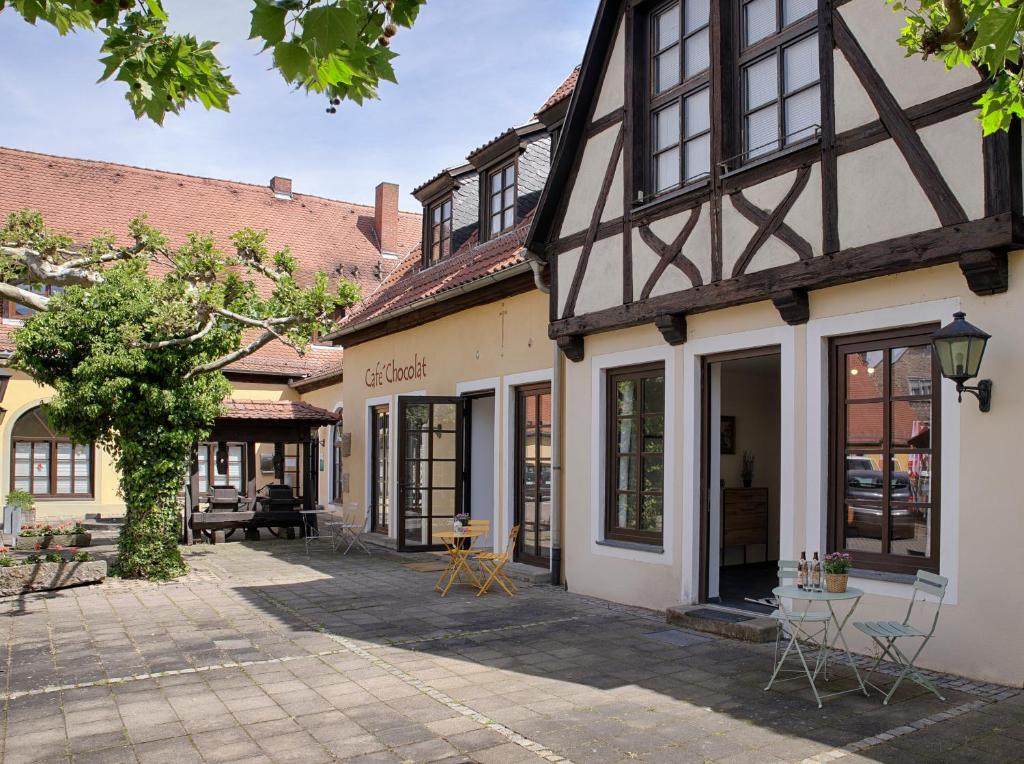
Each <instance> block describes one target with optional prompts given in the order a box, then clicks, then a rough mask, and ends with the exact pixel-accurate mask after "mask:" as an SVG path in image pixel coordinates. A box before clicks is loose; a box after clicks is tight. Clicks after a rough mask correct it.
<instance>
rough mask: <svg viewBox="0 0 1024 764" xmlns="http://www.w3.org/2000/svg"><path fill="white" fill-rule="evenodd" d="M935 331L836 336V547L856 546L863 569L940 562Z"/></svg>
mask: <svg viewBox="0 0 1024 764" xmlns="http://www.w3.org/2000/svg"><path fill="white" fill-rule="evenodd" d="M933 330H934V329H933V328H926V329H914V330H906V331H900V332H887V333H879V334H875V335H870V336H855V337H849V338H843V339H840V340H835V341H834V342H833V351H832V401H833V405H832V433H833V442H834V443H835V447H834V448H833V454H834V459H833V462H834V463H833V469H832V473H833V490H832V505H833V522H832V526H833V547H834V548H835V549H839V550H843V551H847V552H850V553H851V554H852V555H853V558H854V565H855V566H856V567H859V568H871V569H876V570H883V571H892V572H906V573H913V572H914V571H916V570H917V569H918V568H928V569H931V570H937V569H938V553H939V522H938V520H939V399H938V397H933V396H932V391H933V390H936V391H937V390H939V379H940V376H939V374H940V372H939V368H938V363H937V362H936V360H935V358H934V357H933V354H932V350H931V345H930V335H931V332H932V331H933Z"/></svg>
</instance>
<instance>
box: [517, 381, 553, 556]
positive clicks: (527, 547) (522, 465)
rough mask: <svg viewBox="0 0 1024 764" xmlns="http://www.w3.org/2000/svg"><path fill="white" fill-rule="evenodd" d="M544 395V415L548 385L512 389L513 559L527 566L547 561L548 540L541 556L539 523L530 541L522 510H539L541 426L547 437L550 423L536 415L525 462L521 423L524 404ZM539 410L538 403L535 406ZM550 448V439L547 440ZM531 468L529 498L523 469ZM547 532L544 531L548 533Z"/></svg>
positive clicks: (525, 415) (541, 500)
mask: <svg viewBox="0 0 1024 764" xmlns="http://www.w3.org/2000/svg"><path fill="white" fill-rule="evenodd" d="M545 395H546V396H548V414H549V416H550V413H551V383H550V382H539V383H536V384H531V385H522V386H520V387H517V388H516V389H515V399H516V400H515V405H516V410H515V417H514V421H515V438H514V441H515V448H516V452H515V458H514V460H513V461H514V464H515V481H516V482H515V490H514V495H515V508H514V513H515V521H516V524H517V525H519V526H520V532H519V541H518V542H517V543H516V550H515V551H516V560H517V561H522V562H526V563H527V564H531V565H541V564H547V562H548V561H549V559H550V554H551V546H550V538H549V546H548V547H547V552H548V554H547V555H545V554H544V548H543V545H542V542H541V528H540V523H539V522H537V523H536V526H537V527H536V528H535V530H534V538H533V539H532V540H531V539H529V538H528V537H527V527H526V526H527V522H526V521H527V515H526V509H527V506H528V505H529V504H533V505H534V506H537V507H539V506H540V505H542V504H543V503H544V481H543V477H544V471H543V466H544V464H543V458H542V456H541V454H542V453H543V431H544V426H545V424H546V425H547V429H548V437H549V439H550V437H551V428H552V426H553V425H552V422H551V420H550V419H549V420H548V421H547V422H545V421H544V418H543V410H541V411H540V415H539V416H538V417H537V420H536V421H535V422H533V427H532V428H531V429H532V430H533V433H534V434H535V436H536V438H537V441H536V444H535V448H534V449H533V454H532V456H531V457H530V458H529V459H527V458H526V456H525V451H526V438H525V437H524V436H525V435H526V428H525V427H524V423H525V422H526V421H528V417H529V414H528V412H527V410H526V406H527V402H528V401H533V400H537V399H539V398H542V397H543V396H545ZM538 408H539V404H538ZM548 445H549V449H550V440H549V444H548ZM528 465H532V467H533V471H534V487H533V496H529V495H528V494H527V491H526V473H527V466H528ZM547 467H548V485H547V488H548V503H549V506H550V502H551V493H550V491H551V482H550V479H551V459H550V457H549V458H548V465H547ZM550 532H551V529H550V527H549V528H548V533H549V534H550ZM535 551H539V552H540V553H539V554H535V553H534V552H535Z"/></svg>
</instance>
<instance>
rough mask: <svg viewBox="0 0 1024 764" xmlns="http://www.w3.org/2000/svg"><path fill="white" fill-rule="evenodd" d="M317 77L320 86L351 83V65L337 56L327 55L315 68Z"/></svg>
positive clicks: (326, 86)
mask: <svg viewBox="0 0 1024 764" xmlns="http://www.w3.org/2000/svg"><path fill="white" fill-rule="evenodd" d="M316 73H317V78H318V79H319V81H320V86H321V88H324V89H326V88H328V87H330V86H331V85H338V84H345V85H351V84H352V75H353V73H354V72H353V71H352V67H351V66H349V65H348V64H347V63H345V61H343V60H342V59H341V58H339V57H338V56H328V57H327V58H325V59H324V60H323V61H321V62H320V65H319V66H318V67H317V69H316Z"/></svg>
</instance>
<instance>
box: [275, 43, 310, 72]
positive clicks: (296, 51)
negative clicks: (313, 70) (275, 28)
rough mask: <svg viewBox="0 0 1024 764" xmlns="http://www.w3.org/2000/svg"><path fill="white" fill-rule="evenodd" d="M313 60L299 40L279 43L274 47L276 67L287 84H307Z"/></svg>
mask: <svg viewBox="0 0 1024 764" xmlns="http://www.w3.org/2000/svg"><path fill="white" fill-rule="evenodd" d="M311 61H312V58H311V57H310V55H309V51H308V50H306V48H305V47H304V46H303V45H302V43H301V42H299V41H298V40H294V39H293V40H289V41H288V42H279V43H278V44H277V45H275V46H274V66H276V67H277V69H278V70H279V71H280V72H281V76H282V77H284V78H285V81H287V82H299V83H301V82H305V80H306V78H307V77H308V76H309V65H310V63H311Z"/></svg>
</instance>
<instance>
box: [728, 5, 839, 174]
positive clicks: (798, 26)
mask: <svg viewBox="0 0 1024 764" xmlns="http://www.w3.org/2000/svg"><path fill="white" fill-rule="evenodd" d="M751 2H753V0H739V2H737V4H736V13H735V15H734V19H733V24H732V30H733V35H734V38H733V39H734V40H735V48H736V50H737V55H736V68H735V78H734V81H735V84H736V87H735V91H734V92H735V98H736V105H735V114H736V123H735V124H734V125H733V135H735V136H737V137H738V140H739V143H738V145H734V146H733V149H735V154H736V156H735V157H734V159H735V160H737V168H735V169H738V168H740V167H744V166H748V165H752V164H757V163H760V162H764V161H767V160H771V159H772V158H774V157H777V156H779V155H780V154H783V153H785V152H787V151H791V150H793V149H794V148H797V147H803V146H807V145H811V144H813V143H815V142H816V141H819V140H820V139H821V125H820V124H819V126H818V129H817V130H816V131H815V132H814V134H813V135H810V136H808V137H806V138H801V139H799V140H796V141H793V142H792V143H790V144H788V145H787V144H786V134H785V122H786V119H785V106H786V103H785V102H786V100H787V99H789V98H792V97H794V96H796V95H798V94H800V93H803V92H804V91H806V90H810V89H811V88H815V87H818V88H820V87H821V67H820V62H819V68H818V77H817V79H815V80H814V82H811V83H808V84H806V85H804V86H802V87H800V88H799V89H798V90H795V91H793V92H792V93H786V92H785V89H786V80H785V58H784V52H785V49H786V48H789V47H791V46H792V45H795V44H796V43H798V42H801V41H802V40H803V39H804V38H807V37H817V35H818V33H819V26H820V25H819V21H818V12H817V11H814V12H812V13H809V14H807V15H806V16H803V17H802V18H799V19H797V20H796V21H794V22H792V23H791V24H789V25H788V26H786V25H784V22H783V15H782V14H783V5H784V4H785V0H775V19H776V22H777V24H778V26H777V31H776V32H775V33H774V34H771V35H768V36H767V37H763V38H762V39H760V40H758V41H757V42H755V43H754V44H752V45H749V46H747V45H745V43H744V39H745V38H744V31H745V28H744V18H745V14H744V10H745V8H746V6H747V5H749V4H750V3H751ZM773 55H774V56H775V57H776V74H775V76H776V82H775V84H776V93H775V96H776V97H775V99H774V100H773V101H768V102H766V103H763V104H761V105H760V106H758V107H756V108H754V109H750V110H748V109H747V103H746V70H747V68H748V67H750V66H752V65H754V64H756V63H758V62H760V61H762V60H764V59H767V58H770V57H771V56H773ZM772 104H775V106H776V109H777V112H778V114H777V119H776V133H777V135H776V141H777V142H778V145H777V147H776V148H774V149H771V150H769V151H764V152H763V153H760V154H758V155H757V156H753V157H751V156H749V154H750V151H749V150H748V149H747V124H746V120H747V117H748V116H749V115H750V114H753V113H755V112H758V111H761V110H763V109H767V108H768V107H769V106H771V105H772ZM766 145H767V144H766ZM754 148H755V149H756V148H758V147H754Z"/></svg>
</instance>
